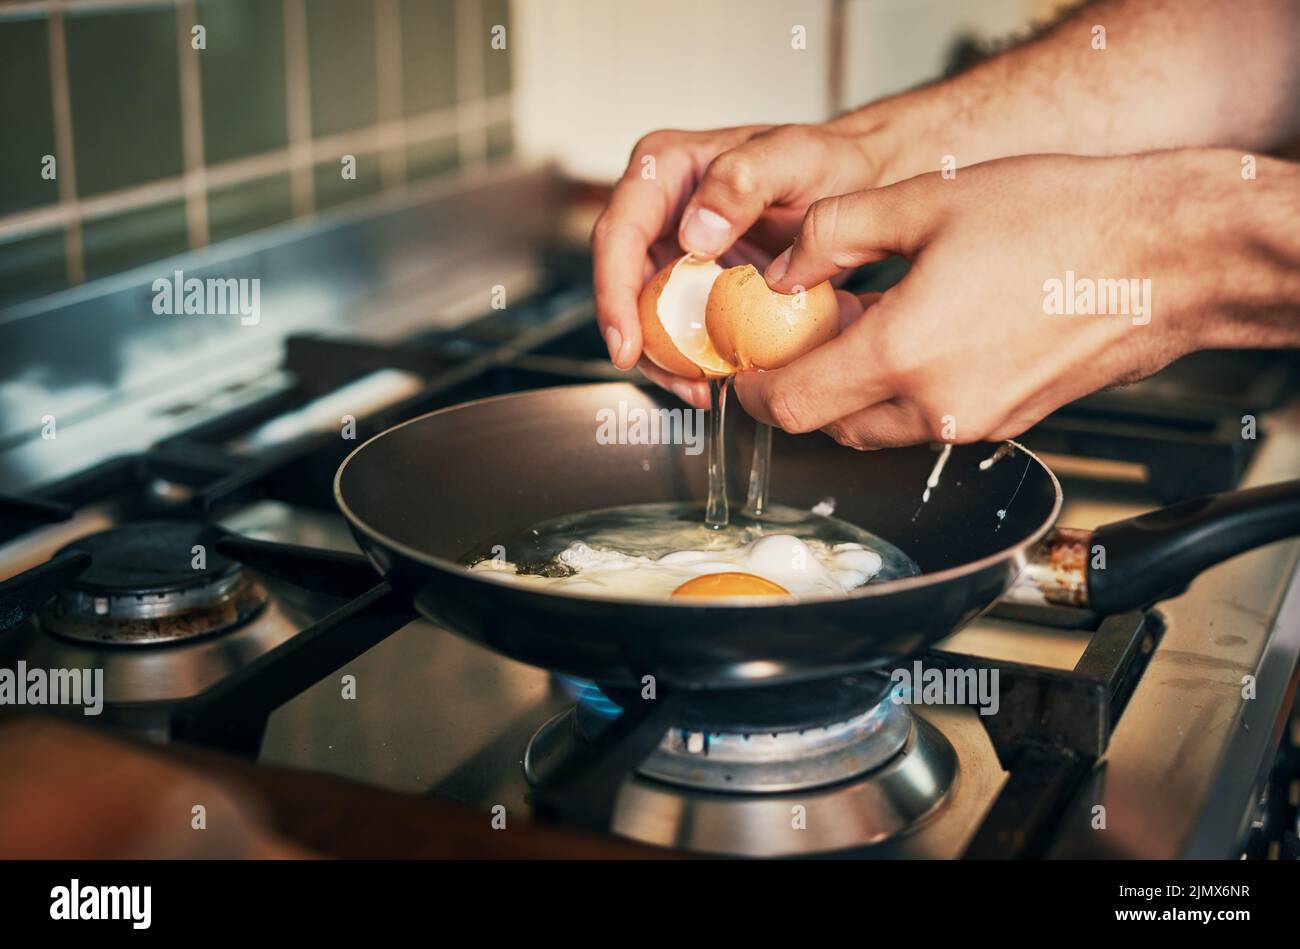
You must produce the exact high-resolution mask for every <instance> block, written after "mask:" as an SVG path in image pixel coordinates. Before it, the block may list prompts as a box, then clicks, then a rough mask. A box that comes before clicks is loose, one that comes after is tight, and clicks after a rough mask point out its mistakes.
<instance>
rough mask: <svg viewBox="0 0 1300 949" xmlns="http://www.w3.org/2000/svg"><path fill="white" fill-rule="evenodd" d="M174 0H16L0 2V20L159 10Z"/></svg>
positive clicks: (170, 4)
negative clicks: (56, 14)
mask: <svg viewBox="0 0 1300 949" xmlns="http://www.w3.org/2000/svg"><path fill="white" fill-rule="evenodd" d="M175 2H176V0H16V2H12V3H0V21H3V20H8V19H19V18H25V17H29V16H31V15H32V14H38V15H39V14H51V13H53V12H54V11H55V10H62V11H64V12H65V13H82V12H94V11H98V10H161V9H164V8H166V7H170V6H172V5H173V4H174V3H175Z"/></svg>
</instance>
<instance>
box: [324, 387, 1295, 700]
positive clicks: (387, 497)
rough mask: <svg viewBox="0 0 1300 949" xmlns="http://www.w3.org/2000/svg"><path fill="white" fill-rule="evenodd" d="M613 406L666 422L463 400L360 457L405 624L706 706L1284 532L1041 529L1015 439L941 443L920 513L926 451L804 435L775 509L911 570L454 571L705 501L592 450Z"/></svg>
mask: <svg viewBox="0 0 1300 949" xmlns="http://www.w3.org/2000/svg"><path fill="white" fill-rule="evenodd" d="M620 403H624V405H625V407H626V409H627V410H636V409H641V410H646V411H654V410H658V409H673V408H676V409H681V405H680V403H677V402H675V401H674V400H672V399H671V397H669V396H667V395H666V394H663V393H660V392H658V391H652V390H648V389H641V388H639V387H637V386H634V385H631V384H625V383H612V384H599V385H582V386H571V387H561V388H553V389H543V390H538V391H531V392H524V393H519V394H515V395H506V396H500V397H496V398H490V399H485V400H482V401H478V402H470V403H466V404H464V405H459V406H455V407H453V408H449V409H443V410H441V411H437V412H434V413H432V414H429V415H424V416H421V417H419V418H415V419H412V420H411V421H408V422H405V423H403V424H401V425H398V426H396V427H395V428H392V429H389V430H388V431H386V432H383V433H381V434H380V435H377V436H375V437H374V438H372V439H370V440H369V441H368V442H366V443H364V444H363V445H361V446H360V447H359V448H357V449H356V450H355V451H353V452H352V454H351V455H349V456H348V457H347V458H346V459H345V460H344V462H343V464H342V465H341V466H340V468H339V471H338V474H337V475H336V476H335V484H334V489H335V498H336V500H337V502H338V505H339V507H340V508H341V510H342V512H343V514H344V515H345V516H346V518H347V520H348V522H349V524H350V526H351V528H352V531H353V533H354V534H355V536H356V539H357V541H358V543H359V544H360V546H361V548H362V549H363V550H364V551H365V552H366V554H367V555H368V557H369V558H370V560H371V561H372V563H373V564H374V565H375V567H376V568H377V569H378V570H379V571H380V573H382V574H383V575H385V576H386V577H387V578H388V579H389V581H390V582H391V583H392V584H393V585H394V586H395V587H396V588H397V589H398V590H400V591H402V592H404V593H405V594H406V595H407V596H409V597H410V598H411V600H412V601H413V603H414V604H415V606H416V608H417V609H418V610H419V612H420V613H422V614H423V615H424V616H426V617H428V618H429V619H431V620H434V621H435V622H438V623H440V624H443V625H445V626H447V627H448V628H450V629H452V630H455V631H457V632H459V633H460V634H462V635H464V636H467V637H469V638H471V639H473V640H476V641H478V642H480V643H483V644H485V645H487V646H489V647H491V648H493V649H495V650H497V651H499V652H501V653H503V654H505V655H507V656H509V657H511V658H514V659H518V660H520V661H523V662H526V663H530V664H532V665H536V666H542V667H544V668H547V669H553V670H556V671H560V672H565V673H569V674H571V675H576V676H581V677H585V678H589V679H594V680H596V681H597V682H600V683H602V684H605V685H610V686H618V687H639V685H640V683H641V682H642V677H643V676H646V675H654V676H656V677H657V678H658V680H659V681H660V682H662V683H663V684H664V685H665V686H670V687H672V688H676V689H716V688H730V687H740V686H746V685H757V684H776V683H779V682H792V681H799V680H808V679H815V678H820V677H824V676H833V675H840V674H845V673H850V672H855V671H861V670H865V669H870V668H875V667H880V666H886V665H888V664H890V663H894V662H896V661H898V660H899V659H902V658H904V657H906V656H908V655H910V654H913V653H916V652H918V651H920V650H922V649H924V648H925V647H927V646H929V645H931V644H932V643H934V642H936V641H938V640H940V639H942V638H944V637H945V636H947V635H949V634H950V633H952V632H953V631H954V630H956V629H958V628H960V627H961V626H963V625H964V624H966V623H968V622H970V621H971V620H972V619H974V618H975V617H976V616H978V615H979V614H980V613H982V612H983V611H985V610H986V609H988V608H989V607H990V606H991V605H992V604H993V603H994V601H996V600H997V599H998V598H999V597H1001V596H1002V595H1003V594H1004V593H1005V592H1007V590H1008V589H1009V588H1010V587H1011V586H1012V584H1013V582H1014V581H1015V580H1016V578H1017V576H1018V575H1020V574H1021V573H1022V571H1024V572H1025V576H1026V578H1027V581H1028V588H1029V590H1030V595H1031V596H1032V597H1041V598H1042V599H1044V600H1047V601H1050V602H1063V603H1070V604H1073V605H1077V606H1084V607H1087V608H1089V609H1091V610H1093V611H1095V612H1098V613H1112V612H1120V611H1124V610H1128V609H1134V608H1138V607H1142V606H1145V605H1148V604H1150V603H1152V602H1154V601H1156V600H1158V599H1160V598H1161V597H1163V596H1167V595H1169V594H1171V593H1173V592H1176V591H1177V590H1179V589H1180V588H1181V587H1182V586H1183V585H1185V584H1186V583H1187V582H1188V581H1189V580H1190V579H1191V578H1192V577H1194V576H1195V575H1196V574H1198V573H1199V572H1200V571H1201V570H1203V569H1205V568H1206V567H1208V566H1211V565H1212V564H1215V563H1218V562H1219V561H1222V560H1225V559H1227V558H1228V557H1231V556H1233V555H1234V554H1237V553H1239V552H1241V551H1244V550H1247V549H1250V548H1252V547H1256V546H1259V545H1261V544H1265V543H1268V542H1270V541H1273V540H1277V539H1279V538H1282V537H1287V536H1291V535H1294V534H1300V482H1286V483H1282V484H1277V485H1271V486H1268V487H1263V488H1255V489H1251V490H1246V491H1239V492H1234V493H1230V494H1224V495H1218V496H1214V497H1212V498H1207V499H1202V500H1197V501H1192V502H1187V503H1184V504H1179V505H1175V506H1174V507H1171V508H1166V509H1164V510H1162V511H1156V512H1154V513H1151V514H1146V515H1142V516H1141V517H1137V518H1132V519H1129V520H1125V521H1120V522H1118V523H1115V524H1110V525H1107V526H1106V527H1102V528H1100V529H1098V530H1096V531H1093V532H1081V531H1075V530H1068V529H1061V530H1057V531H1054V525H1055V522H1056V519H1057V515H1058V514H1059V512H1060V509H1061V487H1060V484H1059V483H1058V481H1057V479H1056V477H1055V475H1053V473H1052V472H1051V470H1050V469H1049V468H1048V467H1047V466H1046V465H1045V464H1043V463H1042V462H1041V461H1040V460H1039V459H1038V458H1037V457H1035V456H1034V455H1033V454H1032V453H1030V452H1029V451H1027V450H1025V449H1024V448H1023V447H1021V446H1019V445H1017V444H1015V443H1014V442H1006V443H1002V444H1001V447H1000V446H999V445H998V444H990V443H984V444H968V445H956V446H954V448H953V451H952V454H951V456H950V457H949V459H948V461H947V464H946V466H945V468H944V471H943V475H942V478H941V479H940V483H939V485H938V487H936V488H935V489H934V490H933V491H932V492H931V497H930V499H929V501H928V502H925V503H922V500H921V495H922V492H923V490H924V488H925V484H926V479H927V477H928V476H929V474H930V472H931V470H932V469H933V467H934V464H935V461H936V459H937V458H938V455H937V454H936V452H937V448H935V447H933V446H927V445H919V446H915V447H912V448H905V449H892V450H885V451H876V452H856V451H853V450H851V449H848V448H844V447H842V446H840V445H837V444H836V443H835V442H833V441H832V440H831V439H829V438H826V437H824V436H821V435H807V436H796V437H791V436H786V435H784V434H783V433H781V432H777V433H775V434H776V437H775V438H774V439H773V447H772V485H773V486H772V497H773V500H775V501H777V502H779V503H782V504H786V505H790V506H792V507H795V508H800V509H805V510H806V509H809V508H811V507H812V506H814V505H816V504H817V503H819V502H821V501H823V500H825V499H828V498H829V499H833V503H834V506H835V507H834V510H835V516H836V517H837V518H841V519H843V520H846V521H848V522H850V523H852V524H855V525H858V526H860V527H864V528H866V529H868V530H870V531H871V532H873V533H875V534H877V535H878V536H880V537H883V538H884V539H886V540H888V541H890V542H892V543H894V544H895V545H897V546H899V547H901V548H902V549H903V550H904V551H905V552H906V553H907V554H908V555H910V556H911V558H912V559H913V560H914V561H916V563H917V564H918V565H919V566H920V568H921V573H920V574H919V575H918V576H914V577H907V578H903V579H899V580H892V581H886V582H881V583H877V584H868V585H867V586H865V587H862V588H860V589H858V590H857V591H855V592H853V593H851V594H849V595H846V596H836V597H810V598H800V599H799V600H797V601H791V600H785V599H773V600H756V601H749V602H747V603H745V604H727V603H724V602H713V603H706V604H701V603H699V602H698V601H696V602H689V603H688V602H683V601H676V600H627V599H617V600H616V599H613V598H597V597H591V596H586V595H579V594H575V593H568V594H563V593H555V592H543V591H541V590H538V589H536V588H528V587H525V586H523V585H519V584H512V583H511V582H510V580H509V579H508V578H502V577H499V576H493V575H492V574H490V573H488V572H473V573H471V572H470V571H468V570H467V569H465V567H464V566H463V565H461V563H459V562H458V561H460V560H461V558H463V557H464V556H465V555H466V554H467V553H468V552H469V551H471V550H473V549H484V548H485V545H486V546H490V545H491V544H493V543H496V542H498V541H499V542H500V543H502V544H505V543H507V542H508V539H509V538H513V537H517V536H518V535H519V534H520V533H522V532H523V531H524V530H525V529H527V528H528V527H530V526H531V525H533V524H536V523H538V522H540V521H544V520H548V519H551V518H554V517H557V516H560V515H565V514H572V513H576V512H580V511H589V510H595V509H599V508H606V507H614V506H618V505H625V504H639V503H649V502H663V501H697V502H698V501H702V500H703V499H704V497H705V495H706V493H707V483H706V472H705V467H706V463H705V458H706V456H705V455H704V454H698V453H697V454H694V455H691V454H688V453H687V451H686V449H685V447H684V446H683V445H681V444H676V445H673V444H655V445H644V444H601V443H599V442H598V440H597V437H596V433H597V427H598V421H597V420H598V413H599V412H601V411H602V410H613V411H615V412H617V411H619V408H620ZM729 416H730V417H729V418H728V419H727V458H726V462H727V471H728V485H729V494H730V496H731V497H733V498H735V497H743V496H744V493H745V484H744V479H745V478H746V477H747V475H748V460H749V457H750V449H751V447H752V444H753V432H754V424H753V421H752V420H751V419H749V418H748V417H747V416H746V415H745V414H744V413H743V412H731V413H729ZM999 448H1000V450H999ZM995 453H997V455H998V456H999V457H998V458H997V460H996V461H995V462H994V463H992V464H985V465H981V462H986V461H987V460H988V459H990V458H992V457H993V456H994V455H995ZM1098 547H1101V548H1103V549H1104V556H1105V563H1104V569H1103V568H1099V567H1098V566H1097V564H1098V563H1100V558H1097V557H1096V556H1095V551H1096V549H1097V548H1098ZM508 556H509V551H507V557H508ZM1026 567H1028V568H1029V569H1028V570H1026V569H1025V568H1026ZM1022 588H1024V584H1023V583H1022V584H1017V589H1018V590H1019V589H1022Z"/></svg>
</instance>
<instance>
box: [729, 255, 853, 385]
mask: <svg viewBox="0 0 1300 949" xmlns="http://www.w3.org/2000/svg"><path fill="white" fill-rule="evenodd" d="M801 303H802V305H800V304H801ZM705 325H706V327H707V331H708V336H709V338H710V339H711V340H712V341H713V345H714V347H715V348H716V350H717V352H718V355H719V356H720V357H721V358H722V359H723V360H725V361H726V362H728V363H730V364H731V365H733V366H735V367H736V368H737V369H738V370H740V371H742V372H743V371H747V370H750V369H780V368H781V367H782V366H784V365H786V364H787V363H791V362H793V361H794V360H796V359H798V358H799V357H800V356H802V355H803V354H804V353H806V352H808V351H810V350H812V349H816V348H817V347H818V346H820V345H821V344H822V343H825V342H828V341H829V340H831V339H834V338H835V337H836V336H838V335H839V332H840V314H839V304H838V302H837V301H836V299H835V290H834V289H833V288H832V287H831V285H830V284H829V283H819V284H818V285H817V286H815V287H813V288H811V289H809V290H805V291H804V293H803V299H802V301H801V300H800V298H799V295H798V294H785V293H777V292H776V291H775V290H773V289H771V288H770V287H769V286H768V285H767V282H766V281H765V280H764V279H763V275H762V274H761V273H759V272H758V270H757V269H755V268H754V266H753V265H751V264H744V265H742V266H740V267H730V268H728V269H727V270H724V271H723V272H722V273H721V274H719V275H718V277H717V279H716V280H714V282H713V289H712V290H710V291H709V298H708V303H707V305H706V307H705Z"/></svg>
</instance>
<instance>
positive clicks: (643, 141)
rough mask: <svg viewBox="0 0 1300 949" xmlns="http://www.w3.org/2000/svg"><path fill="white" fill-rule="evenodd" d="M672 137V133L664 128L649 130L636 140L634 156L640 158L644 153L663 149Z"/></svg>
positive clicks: (633, 149)
mask: <svg viewBox="0 0 1300 949" xmlns="http://www.w3.org/2000/svg"><path fill="white" fill-rule="evenodd" d="M671 138H672V133H671V132H668V131H666V130H664V129H655V130H654V131H653V132H647V133H646V134H645V135H642V136H641V137H640V138H639V139H637V140H636V145H635V146H633V148H632V156H633V157H634V158H639V157H640V156H642V155H648V154H650V153H652V152H655V151H659V150H661V149H662V148H663V147H664V146H665V145H666V144H667V143H668V142H669V141H670V140H671Z"/></svg>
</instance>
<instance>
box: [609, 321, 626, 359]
mask: <svg viewBox="0 0 1300 949" xmlns="http://www.w3.org/2000/svg"><path fill="white" fill-rule="evenodd" d="M605 345H606V346H608V347H609V361H610V362H612V363H613V364H614V365H616V366H617V365H618V351H619V350H620V349H622V348H623V334H622V333H620V332H619V331H618V330H617V329H616V328H615V327H613V326H611V327H610V328H609V329H607V330H605Z"/></svg>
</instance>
